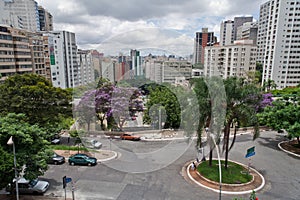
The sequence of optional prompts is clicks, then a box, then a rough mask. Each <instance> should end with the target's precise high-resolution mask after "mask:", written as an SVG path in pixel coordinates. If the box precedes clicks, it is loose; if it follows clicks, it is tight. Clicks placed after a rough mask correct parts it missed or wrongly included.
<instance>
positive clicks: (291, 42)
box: [257, 0, 300, 89]
mask: <svg viewBox="0 0 300 200" xmlns="http://www.w3.org/2000/svg"><path fill="white" fill-rule="evenodd" d="M257 44H258V62H260V63H261V64H262V65H263V77H262V78H263V84H264V82H266V81H268V80H273V81H275V83H276V85H277V88H278V89H283V88H285V87H289V86H296V85H298V84H300V1H299V0H284V1H282V0H269V1H267V2H266V3H264V4H262V5H261V6H260V16H259V26H258V41H257Z"/></svg>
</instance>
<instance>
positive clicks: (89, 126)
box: [87, 122, 91, 131]
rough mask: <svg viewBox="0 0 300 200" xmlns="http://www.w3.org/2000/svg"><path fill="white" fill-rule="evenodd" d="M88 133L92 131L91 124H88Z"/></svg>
mask: <svg viewBox="0 0 300 200" xmlns="http://www.w3.org/2000/svg"><path fill="white" fill-rule="evenodd" d="M87 124H88V131H90V128H91V122H88V123H87Z"/></svg>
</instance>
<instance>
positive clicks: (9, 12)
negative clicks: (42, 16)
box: [0, 0, 40, 31]
mask: <svg viewBox="0 0 300 200" xmlns="http://www.w3.org/2000/svg"><path fill="white" fill-rule="evenodd" d="M0 24H6V25H9V26H12V27H15V28H20V29H26V30H29V31H39V30H40V23H39V12H38V4H37V2H36V1H34V0H1V1H0Z"/></svg>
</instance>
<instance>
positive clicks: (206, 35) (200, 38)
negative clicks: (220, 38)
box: [193, 28, 217, 65]
mask: <svg viewBox="0 0 300 200" xmlns="http://www.w3.org/2000/svg"><path fill="white" fill-rule="evenodd" d="M216 42H217V39H216V37H214V32H208V28H202V32H196V38H195V39H194V59H193V64H200V65H203V64H204V48H205V47H206V46H213V45H214V44H215V43H216Z"/></svg>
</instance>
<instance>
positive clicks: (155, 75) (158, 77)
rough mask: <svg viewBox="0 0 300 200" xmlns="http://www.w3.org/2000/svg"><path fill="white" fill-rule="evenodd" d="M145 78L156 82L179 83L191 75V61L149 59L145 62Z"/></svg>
mask: <svg viewBox="0 0 300 200" xmlns="http://www.w3.org/2000/svg"><path fill="white" fill-rule="evenodd" d="M145 69H146V70H145V71H146V78H149V79H150V80H152V81H155V82H156V83H159V84H160V83H171V84H181V83H184V80H189V79H190V78H191V77H192V63H190V62H187V61H180V60H177V61H163V60H155V59H152V60H149V61H146V62H145Z"/></svg>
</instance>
